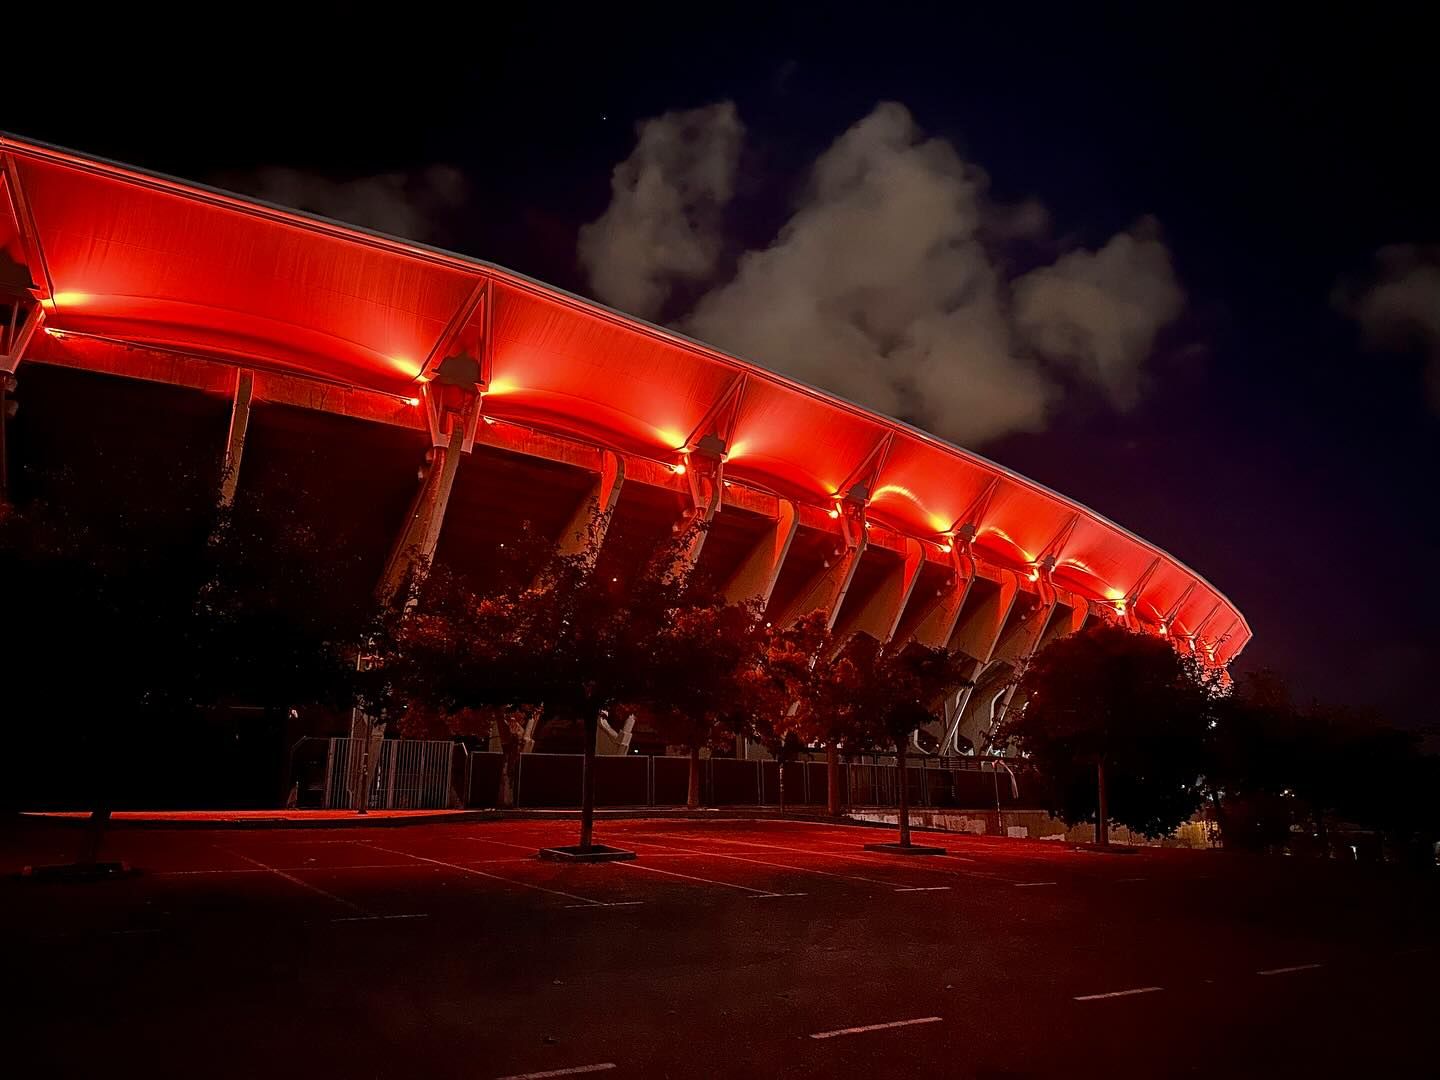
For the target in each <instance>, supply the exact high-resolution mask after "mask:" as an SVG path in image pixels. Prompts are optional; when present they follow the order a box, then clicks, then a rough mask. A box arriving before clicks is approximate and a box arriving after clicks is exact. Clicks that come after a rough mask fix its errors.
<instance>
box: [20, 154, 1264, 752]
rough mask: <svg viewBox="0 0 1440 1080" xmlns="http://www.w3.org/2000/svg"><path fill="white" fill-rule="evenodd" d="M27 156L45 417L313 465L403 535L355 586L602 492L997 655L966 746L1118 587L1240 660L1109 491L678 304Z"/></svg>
mask: <svg viewBox="0 0 1440 1080" xmlns="http://www.w3.org/2000/svg"><path fill="white" fill-rule="evenodd" d="M0 159H3V169H0V316H3V319H4V324H3V328H0V335H3V337H0V367H3V369H4V371H5V372H6V373H10V374H14V373H15V372H16V369H17V366H23V367H24V368H25V370H26V374H25V378H26V380H27V385H26V390H27V404H26V418H27V422H30V423H33V424H50V423H54V424H57V425H63V423H64V422H65V416H66V414H67V411H68V407H67V402H68V401H70V400H72V399H73V398H75V397H76V396H81V397H83V396H86V395H89V396H90V398H92V399H95V398H97V397H98V398H99V399H101V400H103V401H104V402H105V403H107V406H108V408H109V410H110V411H111V412H112V413H114V414H115V415H116V416H117V422H118V420H119V419H121V418H122V417H121V415H120V414H122V413H123V414H127V415H129V416H130V417H132V418H133V420H134V423H133V424H132V427H131V429H129V431H128V433H127V434H126V436H125V437H126V438H132V439H140V438H142V437H148V438H151V439H152V440H154V439H162V440H169V441H170V443H171V444H172V447H173V449H174V451H175V452H177V453H178V452H185V453H196V452H207V453H210V454H213V455H214V456H215V458H216V459H217V460H223V461H224V463H225V466H226V467H225V469H224V470H223V474H222V475H223V481H222V490H221V492H220V496H221V497H222V498H231V497H233V496H234V494H235V492H236V490H237V486H244V485H246V484H248V483H256V484H263V483H264V482H265V475H266V474H267V472H269V473H273V472H275V471H277V470H294V469H308V470H310V471H311V472H312V473H313V479H315V480H316V481H317V482H318V483H320V484H321V485H322V486H324V487H325V488H326V489H327V491H329V492H330V493H331V494H332V495H333V497H334V498H335V499H336V500H337V512H340V513H346V514H352V515H354V516H356V517H358V518H363V519H364V520H365V522H366V523H367V526H368V533H367V535H372V534H373V535H374V536H376V537H381V539H379V540H377V541H375V549H374V551H373V560H372V561H373V565H374V573H373V575H372V578H371V581H370V582H369V583H368V586H367V585H366V584H365V583H357V587H372V588H373V587H374V585H375V582H376V581H377V580H378V581H381V582H384V581H386V580H394V579H395V578H396V576H397V575H398V574H399V573H401V572H402V570H403V560H404V554H403V553H406V552H413V551H419V552H423V553H425V554H427V555H431V556H432V557H434V558H436V559H439V560H442V561H449V562H453V563H455V564H457V565H460V566H462V567H463V566H467V565H471V566H474V565H481V564H483V562H484V559H485V553H486V552H487V551H490V550H493V547H494V545H495V544H497V543H500V542H502V541H503V539H504V537H506V536H508V535H511V534H512V533H513V532H514V531H515V530H516V529H518V527H519V523H520V522H522V521H526V522H530V523H531V524H532V526H533V527H534V528H538V529H541V530H544V531H545V532H546V533H547V535H549V536H551V537H553V538H554V540H555V542H556V543H557V544H559V545H567V544H576V543H577V542H578V540H577V537H578V536H579V535H580V534H582V533H583V532H584V531H585V530H586V528H587V526H588V525H589V524H590V521H591V518H592V516H593V515H594V514H595V513H596V512H597V511H599V512H602V513H603V514H604V515H605V516H604V517H603V518H602V519H601V520H602V521H603V522H605V523H606V524H607V525H608V528H609V529H610V530H611V532H612V534H613V533H614V531H615V530H620V529H624V530H634V531H636V532H638V531H641V530H649V531H650V532H652V533H653V534H654V535H655V536H656V537H657V538H658V537H660V536H663V535H667V534H668V535H674V534H675V533H677V532H679V533H686V532H687V531H689V534H690V535H691V536H692V540H691V542H690V544H689V547H688V552H689V556H690V558H692V559H693V560H695V561H696V563H697V565H698V566H700V567H701V568H703V569H704V570H706V571H707V572H709V573H712V574H714V575H716V576H717V578H718V579H719V580H722V581H724V582H725V589H726V592H727V595H729V596H730V597H732V598H734V599H756V600H759V601H762V602H763V603H764V604H765V605H766V611H767V615H768V617H769V618H771V619H772V620H782V621H783V620H794V619H797V618H799V617H800V616H802V615H804V614H806V613H808V612H811V611H814V610H817V609H819V610H823V611H824V612H826V613H827V616H828V618H829V620H830V622H831V624H832V626H833V627H834V628H835V629H836V630H837V631H838V632H840V633H850V632H857V631H864V632H868V633H870V634H872V635H874V636H875V637H877V638H881V639H892V638H898V639H900V640H902V641H908V640H914V641H919V642H923V643H925V644H928V645H932V646H945V647H947V648H949V649H952V650H954V651H956V652H959V653H962V654H963V655H964V656H965V657H967V658H968V659H969V660H970V661H971V664H972V669H971V670H972V674H973V677H974V682H975V685H974V687H973V688H971V689H969V690H967V691H965V692H963V693H961V694H960V695H958V696H957V698H956V699H955V700H954V701H953V702H951V707H950V709H949V710H948V712H949V716H948V718H947V721H946V723H945V726H944V729H943V730H940V731H937V732H936V734H937V736H938V737H939V738H940V743H941V748H942V750H953V749H954V748H956V747H959V746H963V745H964V742H963V740H964V739H969V740H970V741H971V743H973V744H976V745H978V744H979V743H980V742H982V741H983V738H984V736H985V734H986V732H987V731H988V730H989V729H990V728H991V726H992V724H993V722H994V721H995V719H996V718H997V717H998V716H999V715H1001V714H1002V713H1003V709H1004V707H1005V705H1006V703H1007V693H1008V691H1007V690H1006V689H1005V687H1006V686H1007V684H1008V682H1009V678H1008V677H1009V675H1010V674H1011V673H1012V672H1013V671H1015V670H1016V669H1017V667H1018V666H1020V665H1022V664H1023V663H1024V662H1025V659H1026V658H1027V657H1028V656H1030V655H1032V654H1033V653H1034V652H1035V651H1036V650H1037V649H1039V648H1041V647H1043V646H1044V645H1045V644H1047V643H1048V642H1049V641H1052V640H1054V639H1055V638H1056V637H1059V636H1061V635H1064V634H1067V633H1071V632H1074V631H1075V630H1077V629H1079V628H1080V627H1081V626H1082V625H1083V624H1084V623H1085V622H1086V620H1088V619H1095V618H1103V619H1107V620H1113V621H1120V622H1124V623H1126V624H1128V625H1130V626H1132V627H1134V628H1136V629H1140V630H1144V631H1147V632H1151V633H1155V634H1159V635H1164V636H1165V637H1166V638H1167V639H1168V640H1169V641H1170V642H1171V643H1172V644H1173V645H1174V647H1175V648H1176V649H1179V650H1181V651H1183V652H1186V653H1191V654H1194V655H1196V656H1198V657H1199V658H1200V659H1201V660H1202V661H1203V662H1204V663H1205V664H1207V665H1209V666H1212V667H1216V668H1222V669H1223V668H1225V667H1226V666H1227V665H1228V664H1229V663H1230V662H1231V661H1232V660H1233V659H1234V657H1235V656H1236V655H1237V654H1238V653H1239V652H1240V650H1241V649H1242V648H1244V646H1245V644H1246V642H1247V641H1248V640H1249V638H1250V628H1249V626H1248V625H1247V624H1246V622H1245V619H1244V617H1243V616H1242V615H1241V613H1240V612H1239V611H1238V610H1237V609H1236V608H1235V606H1234V605H1233V604H1231V603H1230V601H1229V600H1227V599H1226V598H1225V596H1224V595H1222V594H1221V593H1220V592H1219V591H1218V590H1217V589H1216V588H1215V587H1214V586H1212V585H1211V584H1210V583H1209V582H1207V581H1206V580H1205V579H1204V578H1202V577H1201V576H1200V575H1199V574H1197V573H1195V572H1194V571H1193V570H1191V569H1189V568H1188V567H1186V566H1185V565H1183V564H1182V563H1181V562H1179V561H1178V560H1177V559H1175V558H1173V557H1172V556H1170V555H1168V554H1166V553H1165V552H1164V551H1161V550H1159V549H1158V548H1156V547H1155V546H1153V545H1152V544H1149V543H1147V542H1146V541H1144V540H1142V539H1140V538H1139V537H1137V536H1135V535H1134V534H1132V533H1130V532H1128V531H1127V530H1125V529H1123V528H1122V527H1120V526H1119V525H1116V524H1115V523H1113V522H1111V521H1109V520H1107V519H1106V518H1104V517H1102V516H1101V515H1099V514H1097V513H1095V512H1094V511H1091V510H1089V509H1087V508H1086V507H1084V506H1081V505H1080V504H1078V503H1076V502H1075V501H1073V500H1071V499H1068V498H1066V497H1064V496H1063V495H1060V494H1058V493H1056V492H1054V491H1050V490H1048V489H1047V488H1045V487H1042V486H1041V485H1039V484H1037V483H1035V482H1033V481H1031V480H1027V479H1026V478H1024V477H1023V476H1019V475H1017V474H1015V473H1013V472H1011V471H1009V470H1007V469H1004V468H1002V467H1001V466H998V465H996V464H994V463H992V462H990V461H987V460H985V459H984V458H982V457H979V456H977V455H976V454H973V453H970V452H969V451H966V450H963V449H960V448H958V447H955V446H952V445H949V444H947V443H945V442H943V441H942V440H940V439H937V438H935V437H934V436H932V435H929V434H927V433H925V432H923V431H919V430H917V429H915V428H912V427H909V426H907V425H906V424H904V423H901V422H899V421H896V420H893V419H890V418H889V417H885V416H881V415H877V414H875V413H872V412H869V411H867V410H865V409H862V408H859V407H858V406H855V405H853V404H850V403H848V402H846V401H843V400H840V399H837V398H835V397H833V396H831V395H829V394H826V393H823V392H822V391H819V390H816V389H814V388H812V387H809V386H805V385H801V384H799V383H797V382H795V381H793V380H790V379H786V378H784V377H782V376H780V375H777V374H775V373H774V372H771V371H767V370H765V369H763V368H761V367H757V366H755V365H753V364H750V363H747V362H746V361H744V360H741V359H738V358H736V357H732V356H728V355H725V354H723V353H720V352H718V351H716V350H714V349H711V348H709V347H707V346H705V345H703V344H700V343H698V342H695V341H691V340H688V339H686V338H684V337H682V336H680V335H677V334H675V333H673V332H671V331H669V330H665V329H662V328H660V327H656V326H652V325H649V324H647V323H645V322H642V321H640V320H638V319H634V318H631V317H629V316H627V315H624V314H621V313H619V312H615V311H611V310H608V309H606V308H604V307H601V306H599V305H596V304H593V303H590V302H588V301H586V300H583V299H580V298H578V297H575V296H573V295H570V294H568V293H566V292H564V291H562V290H559V289H556V288H553V287H551V286H548V285H545V284H543V283H540V282H537V281H534V280H531V279H528V278H526V277H523V276H521V275H519V274H516V273H514V272H512V271H509V270H505V269H503V268H501V267H498V266H494V265H491V264H488V263H485V262H481V261H478V260H474V259H469V258H465V257H463V256H459V255H455V254H451V253H449V252H445V251H440V250H437V249H434V248H430V247H426V246H424V245H420V244H416V243H411V242H408V241H405V240H400V239H397V238H394V237H389V236H383V235H379V234H376V233H371V232H367V231H365V230H362V229H358V228H353V227H350V226H346V225H342V224H338V223H335V222H331V221H327V220H323V219H319V218H315V217H311V216H307V215H305V214H301V213H298V212H296V211H293V210H288V209H284V208H282V207H277V206H270V205H265V204H261V203H257V202H255V201H251V200H247V199H244V198H240V197H237V196H235V195H232V194H229V193H226V192H222V191H217V190H213V189H210V188H205V187H201V186H198V185H194V184H190V183H185V182H181V181H178V180H174V179H171V178H168V177H164V176H159V175H155V174H151V173H148V172H144V171H141V170H138V169H135V168H131V167H128V166H123V165H119V164H115V163H112V162H108V161H102V160H97V159H94V158H90V157H85V156H82V155H79V154H76V153H73V152H70V151H67V150H62V149H58V148H55V147H50V146H44V145H39V144H35V143H30V142H25V141H21V140H18V139H13V138H10V137H3V138H0ZM31 369H33V371H34V373H35V379H36V382H37V384H38V389H37V390H36V391H35V393H34V395H33V397H34V401H33V405H34V409H33V410H32V402H31V401H30V400H29V397H30V396H31V395H29V391H30V383H29V380H30V378H31V375H30V374H29V372H30V371H31ZM417 473H418V478H417ZM702 524H703V525H704V526H706V527H704V528H699V527H697V526H700V525H702ZM629 739H630V734H629V733H628V732H621V733H618V734H617V736H616V738H615V740H614V741H615V742H616V744H617V745H616V746H614V747H612V749H620V750H623V749H625V747H626V746H627V745H628V743H629Z"/></svg>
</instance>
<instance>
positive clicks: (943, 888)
mask: <svg viewBox="0 0 1440 1080" xmlns="http://www.w3.org/2000/svg"><path fill="white" fill-rule="evenodd" d="M895 891H896V892H949V891H950V886H949V885H914V886H911V887H909V888H905V889H896V890H895Z"/></svg>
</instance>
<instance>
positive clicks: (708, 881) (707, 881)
mask: <svg viewBox="0 0 1440 1080" xmlns="http://www.w3.org/2000/svg"><path fill="white" fill-rule="evenodd" d="M615 865H616V866H625V867H629V868H630V869H631V870H646V871H649V872H650V873H652V874H664V875H665V876H666V877H675V878H684V879H685V880H686V881H698V882H700V883H701V884H702V885H722V886H724V887H725V888H727V889H739V890H740V891H741V892H747V893H754V894H755V895H757V896H764V897H770V896H780V895H781V894H780V893H777V892H774V891H772V890H770V889H752V888H751V887H750V886H749V885H736V884H735V883H734V882H733V881H716V880H715V879H714V878H703V877H696V876H695V875H693V874H678V873H676V872H675V871H674V870H661V869H660V868H659V867H658V866H641V865H640V864H639V863H633V862H622V863H616V864H615Z"/></svg>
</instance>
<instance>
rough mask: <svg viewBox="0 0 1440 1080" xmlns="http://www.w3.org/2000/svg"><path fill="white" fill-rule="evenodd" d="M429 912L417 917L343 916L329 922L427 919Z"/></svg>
mask: <svg viewBox="0 0 1440 1080" xmlns="http://www.w3.org/2000/svg"><path fill="white" fill-rule="evenodd" d="M429 917H430V914H429V912H421V913H420V914H418V915H345V916H342V917H341V918H338V919H331V920H330V921H331V922H389V921H390V920H391V919H428V918H429Z"/></svg>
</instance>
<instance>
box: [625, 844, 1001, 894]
mask: <svg viewBox="0 0 1440 1080" xmlns="http://www.w3.org/2000/svg"><path fill="white" fill-rule="evenodd" d="M647 835H649V836H659V837H662V838H664V839H666V840H683V841H685V842H686V843H688V844H700V843H707V842H713V843H717V844H730V845H732V846H734V847H751V848H768V849H769V850H771V851H793V852H794V853H795V854H797V855H811V856H815V857H818V858H826V859H849V860H850V861H852V862H857V861H858V862H861V863H864V864H865V865H867V866H874V865H875V863H876V862H877V861H880V862H884V863H885V865H886V866H894V865H895V859H894V857H893V856H890V855H876V854H871V853H870V852H865V851H821V850H819V849H817V848H797V847H786V846H785V845H783V844H764V843H761V842H760V841H758V840H726V839H724V838H722V837H719V836H706V837H696V836H684V835H676V834H674V833H649V834H647ZM632 842H633V843H637V844H646V845H648V846H650V847H666V846H668V845H666V844H655V843H652V842H651V841H649V840H634V841H632ZM828 842H830V843H833V842H834V841H828ZM672 850H673V849H672ZM687 854H704V855H713V856H715V857H716V858H717V859H724V858H727V857H728V858H732V859H734V858H739V856H736V855H730V856H726V855H724V854H722V853H720V852H718V851H706V852H693V851H692V852H687ZM934 857H935V858H936V859H952V858H953V859H956V860H958V861H960V862H975V861H977V860H975V859H966V858H964V857H962V856H959V855H936V856H934ZM752 861H754V860H752ZM761 865H768V866H779V865H783V864H780V863H762V864H761ZM786 869H792V870H805V867H800V866H795V867H786ZM911 869H912V870H919V871H922V872H924V873H929V874H947V875H949V876H950V877H975V878H984V879H986V880H987V881H1002V882H1003V881H1006V880H1008V879H1006V878H1003V877H1000V876H998V875H996V874H986V873H981V872H979V871H975V870H946V869H944V868H943V867H939V866H912V867H911ZM806 872H808V873H814V874H822V873H824V871H823V870H808V871H806ZM831 876H843V875H831ZM855 880H857V881H863V880H866V879H864V878H855Z"/></svg>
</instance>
